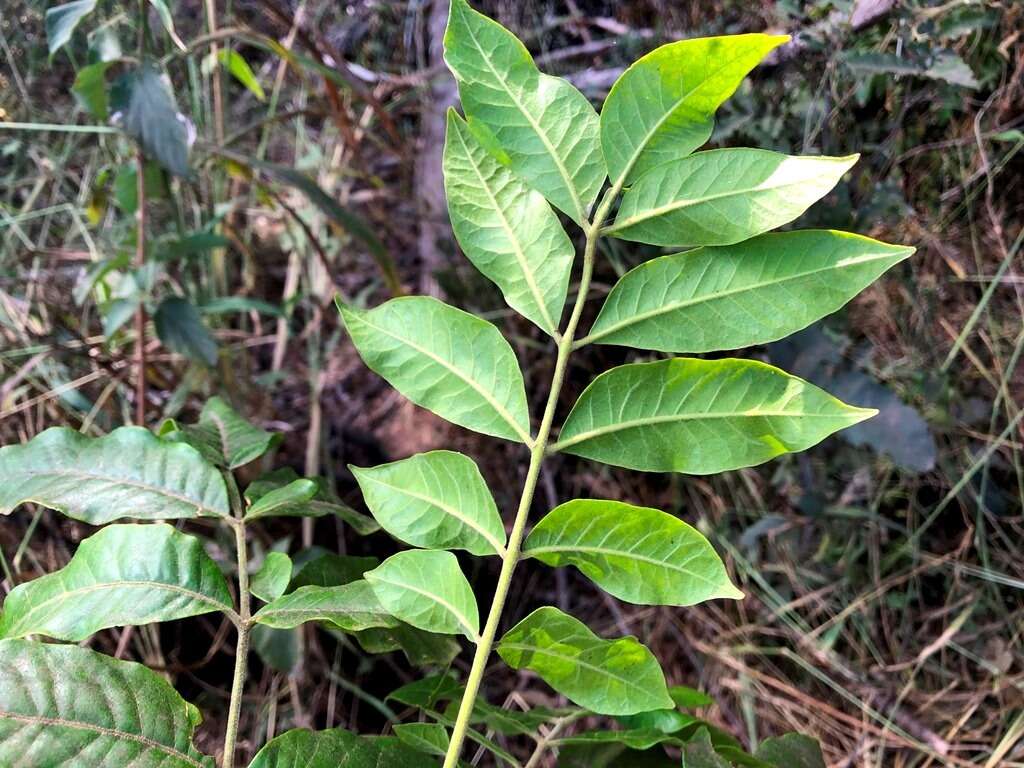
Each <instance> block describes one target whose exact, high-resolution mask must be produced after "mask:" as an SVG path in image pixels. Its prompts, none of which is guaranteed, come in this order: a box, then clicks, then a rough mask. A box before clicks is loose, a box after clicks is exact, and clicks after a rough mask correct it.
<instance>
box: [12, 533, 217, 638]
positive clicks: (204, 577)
mask: <svg viewBox="0 0 1024 768" xmlns="http://www.w3.org/2000/svg"><path fill="white" fill-rule="evenodd" d="M230 610H231V593H230V592H229V591H228V586H227V582H225V580H224V576H223V575H222V574H221V572H220V569H219V568H218V567H217V564H216V563H214V562H213V560H211V559H210V557H209V556H208V555H207V554H206V552H205V551H204V550H203V545H202V542H200V541H199V540H198V539H196V538H195V537H193V536H189V535H187V534H184V533H181V532H179V531H176V530H175V529H174V528H172V527H171V526H169V525H163V524H154V525H112V526H110V527H108V528H104V529H103V530H101V531H100V532H99V533H96V534H93V535H92V536H90V537H89V538H87V539H86V540H85V541H83V542H82V543H81V544H80V545H79V546H78V551H76V552H75V555H74V557H72V558H71V560H70V562H69V563H68V564H67V565H66V566H65V567H64V568H61V569H60V570H59V571H56V572H54V573H50V574H47V575H46V576H41V577H40V578H38V579H35V580H33V581H29V582H26V583H24V584H20V585H19V586H17V587H15V588H14V589H13V590H11V593H10V594H9V595H7V597H6V599H5V600H4V603H3V613H2V614H0V637H25V636H26V635H46V636H47V637H54V638H57V639H58V640H71V641H75V642H77V641H79V640H84V639H86V638H87V637H89V635H91V634H93V633H94V632H98V631H99V630H101V629H105V628H107V627H123V626H127V625H135V626H138V625H142V624H151V623H153V622H158V621H172V620H174V619H183V618H186V617H188V616H199V615H201V614H204V613H210V612H212V611H230Z"/></svg>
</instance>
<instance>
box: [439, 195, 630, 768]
mask: <svg viewBox="0 0 1024 768" xmlns="http://www.w3.org/2000/svg"><path fill="white" fill-rule="evenodd" d="M618 191H619V187H617V186H616V187H613V188H612V189H611V190H609V192H608V194H606V195H605V197H604V199H603V200H602V201H601V205H600V206H599V207H598V209H597V211H596V213H595V214H594V219H593V221H592V222H591V223H590V224H589V225H588V226H587V227H586V244H585V245H584V249H583V271H582V274H581V275H580V285H579V291H578V293H577V294H576V303H575V304H574V305H573V309H572V314H571V315H570V316H569V322H568V324H566V326H565V331H564V333H562V335H561V336H559V337H558V338H557V341H558V357H557V358H556V360H555V370H554V373H553V374H552V375H551V387H550V389H549V390H548V399H547V403H546V404H545V406H544V415H543V416H542V417H541V422H540V427H539V428H538V430H537V437H536V438H535V439H534V441H533V445H532V446H531V447H530V466H529V468H528V469H527V470H526V481H525V483H524V484H523V493H522V496H521V497H520V499H519V508H518V510H517V511H516V516H515V520H514V521H513V523H512V532H511V533H510V534H509V539H508V549H507V550H506V551H505V556H504V557H503V558H502V563H501V572H500V573H499V574H498V584H497V586H496V587H495V588H494V599H493V600H492V601H491V608H490V611H489V612H488V614H487V623H486V624H485V625H484V631H483V634H481V635H480V640H479V641H478V642H477V646H476V653H475V654H474V656H473V665H472V667H471V668H470V671H469V677H468V678H467V680H466V690H465V693H464V694H463V696H462V701H461V703H460V704H459V714H458V716H457V717H456V719H455V726H454V728H453V729H452V736H451V741H450V742H449V744H448V752H447V753H446V754H445V758H444V768H456V766H457V765H458V761H459V754H460V753H461V752H462V743H463V741H464V740H465V738H466V731H467V729H468V728H469V722H470V719H471V717H472V714H473V706H474V704H475V702H476V697H477V694H478V693H479V691H480V683H481V681H482V680H483V676H484V670H485V669H486V668H487V661H488V659H489V658H490V656H491V649H492V648H493V646H494V638H495V636H496V635H497V632H498V625H499V624H500V623H501V616H502V612H503V611H504V608H505V600H506V599H507V598H508V590H509V586H510V585H511V583H512V574H513V572H514V571H515V568H516V565H517V564H518V562H519V553H520V549H521V547H522V543H523V533H524V532H525V529H526V522H527V519H528V518H529V516H530V507H531V506H532V505H533V496H534V493H535V492H536V490H537V480H538V479H539V477H540V469H541V465H542V464H543V463H544V454H545V452H546V451H547V446H548V438H549V436H550V434H551V425H552V422H553V421H554V418H555V410H556V408H557V406H558V395H559V393H560V392H561V391H562V384H563V383H564V381H565V370H566V367H567V366H568V363H569V356H570V355H571V354H572V349H573V340H574V339H575V336H576V326H577V325H579V322H580V317H581V316H582V314H583V306H584V305H585V304H586V302H587V293H588V292H589V290H590V280H591V277H592V276H593V274H594V256H595V254H596V252H597V241H598V239H599V237H600V231H601V225H602V224H603V223H604V219H605V217H606V216H607V215H608V211H609V209H610V208H611V205H612V203H613V202H614V200H615V197H616V195H617V194H618Z"/></svg>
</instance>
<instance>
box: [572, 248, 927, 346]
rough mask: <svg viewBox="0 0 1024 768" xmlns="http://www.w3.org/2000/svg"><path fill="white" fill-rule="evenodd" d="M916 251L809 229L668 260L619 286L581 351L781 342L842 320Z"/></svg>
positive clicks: (645, 268)
mask: <svg viewBox="0 0 1024 768" xmlns="http://www.w3.org/2000/svg"><path fill="white" fill-rule="evenodd" d="M913 252H914V249H913V248H906V247H903V246H897V245H888V244H886V243H880V242H878V241H877V240H872V239H871V238H868V237H862V236H860V235H852V234H849V233H847V232H834V231H831V230H806V231H801V232H781V233H772V234H767V235H761V236H760V237H755V238H753V239H752V240H747V241H746V242H743V243H739V244H737V245H730V246H721V247H706V248H698V249H696V250H693V251H687V252H685V253H674V254H671V255H669V256H662V257H661V258H658V259H653V260H651V261H648V262H646V263H645V264H641V265H640V266H638V267H637V268H636V269H633V270H632V271H630V272H627V273H626V274H625V275H624V276H623V277H622V279H621V280H619V282H618V283H617V284H616V285H615V287H614V288H612V290H611V293H609V294H608V298H607V299H605V302H604V305H603V306H602V307H601V312H600V313H599V314H598V316H597V320H595V321H594V327H593V329H591V331H590V334H589V335H587V336H586V337H585V338H584V339H582V340H581V341H580V344H581V345H582V344H587V343H594V342H597V343H601V344H617V345H620V346H627V347H639V348H640V349H653V350H658V351H661V352H712V351H716V350H721V349H737V348H740V347H747V346H751V345H754V344H764V343H767V342H769V341H776V340H777V339H781V338H784V337H786V336H789V335H790V334H791V333H796V332H797V331H799V330H801V329H802V328H806V327H807V326H808V325H810V324H811V323H813V322H814V321H815V320H818V319H820V318H822V317H824V316H825V315H828V314H830V313H832V312H835V311H836V310H837V309H839V308H840V307H841V306H843V305H844V304H845V303H846V302H848V301H849V300H850V299H851V298H853V297H854V296H855V295H856V294H857V293H858V292H860V291H861V290H863V289H864V288H866V287H867V286H868V285H870V284H871V283H872V282H873V281H874V280H876V279H877V278H878V277H879V276H880V275H881V274H882V273H883V272H885V271H886V270H887V269H889V268H890V267H891V266H893V265H894V264H897V263H899V262H900V261H902V260H903V259H906V258H907V257H908V256H910V255H911V254H912V253H913Z"/></svg>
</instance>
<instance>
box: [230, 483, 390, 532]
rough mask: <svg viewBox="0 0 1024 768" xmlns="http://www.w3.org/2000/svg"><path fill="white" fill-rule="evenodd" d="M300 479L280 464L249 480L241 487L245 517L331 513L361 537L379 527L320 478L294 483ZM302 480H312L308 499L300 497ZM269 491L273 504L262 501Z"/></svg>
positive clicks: (303, 486) (306, 515)
mask: <svg viewBox="0 0 1024 768" xmlns="http://www.w3.org/2000/svg"><path fill="white" fill-rule="evenodd" d="M301 479H302V478H300V477H299V476H298V474H297V473H296V472H295V470H293V469H291V468H288V467H284V468H281V469H276V470H274V471H273V472H268V473H267V474H265V475H262V476H261V477H259V478H258V479H256V480H253V482H252V483H250V484H249V486H248V487H247V488H246V489H245V499H246V501H247V502H249V504H250V507H249V511H248V513H247V514H246V519H248V520H253V519H258V518H261V517H270V516H273V517H324V516H326V515H334V516H336V517H338V518H340V519H342V520H344V521H345V522H346V523H348V524H349V525H350V526H352V529H353V530H354V531H355V532H356V533H358V534H359V535H361V536H368V535H369V534H371V533H375V532H376V531H378V530H380V526H379V525H377V523H376V521H375V520H374V519H373V518H371V517H368V516H367V515H364V514H362V513H361V512H356V511H355V510H354V509H352V507H350V506H349V505H348V504H345V503H344V502H343V501H342V500H341V499H339V498H338V497H337V496H336V495H335V494H334V493H332V492H331V490H330V488H329V487H328V485H327V481H326V480H325V479H324V478H322V477H315V478H310V479H309V480H307V481H305V482H301V483H298V484H296V482H297V481H299V480H301ZM306 482H313V483H315V484H316V487H317V491H316V493H315V494H314V496H313V497H312V498H310V499H305V500H304V499H303V497H304V496H305V493H304V490H305V489H307V488H308V486H307V485H306ZM289 486H290V487H291V488H290V490H289V491H288V492H287V493H283V492H282V493H277V492H278V491H283V489H285V488H287V487H289ZM271 493H275V494H276V495H275V497H274V499H273V500H272V501H273V503H271V502H270V501H268V502H263V500H264V499H265V498H266V497H267V496H269V495H270V494H271ZM261 502H263V503H261ZM257 507H258V509H257ZM254 510H256V511H255V512H254Z"/></svg>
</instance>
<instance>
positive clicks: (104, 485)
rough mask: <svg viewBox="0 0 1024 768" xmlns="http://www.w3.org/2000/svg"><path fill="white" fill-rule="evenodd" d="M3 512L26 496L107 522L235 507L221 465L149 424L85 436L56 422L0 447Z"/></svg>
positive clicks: (209, 513)
mask: <svg viewBox="0 0 1024 768" xmlns="http://www.w3.org/2000/svg"><path fill="white" fill-rule="evenodd" d="M0 477H2V478H3V482H0V514H4V515H6V514H9V513H10V512H11V511H12V510H13V509H14V508H15V507H16V506H18V505H19V504H23V503H25V502H27V501H31V502H35V503H36V504H42V505H43V506H46V507H49V508H50V509H56V510H57V511H59V512H63V513H64V514H65V515H67V516H68V517H73V518H74V519H76V520H81V521H83V522H86V523H89V524H90V525H102V524H103V523H109V522H110V521H112V520H117V519H120V518H126V517H131V518H138V519H142V520H172V519H179V518H191V517H223V516H225V515H228V514H230V508H229V506H228V494H227V488H226V487H225V485H224V478H223V477H221V474H220V472H218V471H217V469H216V468H215V467H213V466H211V465H210V464H208V463H207V462H206V461H205V460H204V459H203V457H202V456H200V454H199V452H198V451H196V449H195V448H193V447H191V446H189V445H175V444H174V443H168V442H165V441H163V440H161V439H160V438H158V437H156V436H155V435H154V434H153V433H152V432H150V431H149V430H148V429H143V428H142V427H121V428H119V429H115V430H114V431H113V432H111V433H110V434H109V435H105V436H104V437H97V438H92V437H86V436H85V435H82V434H80V433H78V432H76V431H75V430H73V429H68V428H67V427H52V428H51V429H48V430H46V431H45V432H43V433H41V434H39V435H38V436H36V437H35V438H34V439H32V440H30V441H29V442H28V443H26V444H24V445H10V446H6V447H4V448H0Z"/></svg>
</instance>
